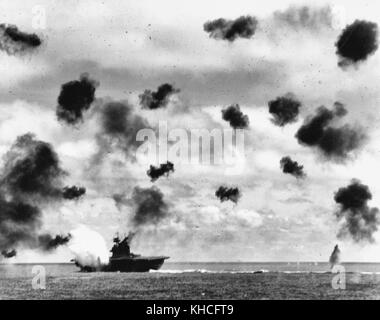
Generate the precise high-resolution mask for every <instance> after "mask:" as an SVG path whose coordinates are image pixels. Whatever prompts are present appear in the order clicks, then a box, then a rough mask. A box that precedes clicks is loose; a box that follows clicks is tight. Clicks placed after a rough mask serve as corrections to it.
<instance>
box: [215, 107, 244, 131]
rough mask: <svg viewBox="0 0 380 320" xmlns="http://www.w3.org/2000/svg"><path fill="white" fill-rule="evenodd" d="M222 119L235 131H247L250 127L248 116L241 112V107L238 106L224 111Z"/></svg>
mask: <svg viewBox="0 0 380 320" xmlns="http://www.w3.org/2000/svg"><path fill="white" fill-rule="evenodd" d="M222 118H223V120H225V121H227V122H229V123H230V126H231V127H232V128H234V129H246V128H248V127H249V119H248V116H247V115H244V114H243V112H241V111H240V106H239V105H238V104H233V105H231V106H229V107H228V108H226V109H223V110H222Z"/></svg>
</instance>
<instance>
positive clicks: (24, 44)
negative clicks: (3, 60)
mask: <svg viewBox="0 0 380 320" xmlns="http://www.w3.org/2000/svg"><path fill="white" fill-rule="evenodd" d="M41 44H42V40H41V39H40V37H39V36H38V35H36V34H34V33H26V32H22V31H20V30H19V29H18V28H17V26H15V25H10V24H4V23H2V24H0V50H2V51H5V52H6V53H7V54H8V55H15V54H22V53H27V52H30V51H32V50H35V49H36V48H38V47H39V46H40V45H41Z"/></svg>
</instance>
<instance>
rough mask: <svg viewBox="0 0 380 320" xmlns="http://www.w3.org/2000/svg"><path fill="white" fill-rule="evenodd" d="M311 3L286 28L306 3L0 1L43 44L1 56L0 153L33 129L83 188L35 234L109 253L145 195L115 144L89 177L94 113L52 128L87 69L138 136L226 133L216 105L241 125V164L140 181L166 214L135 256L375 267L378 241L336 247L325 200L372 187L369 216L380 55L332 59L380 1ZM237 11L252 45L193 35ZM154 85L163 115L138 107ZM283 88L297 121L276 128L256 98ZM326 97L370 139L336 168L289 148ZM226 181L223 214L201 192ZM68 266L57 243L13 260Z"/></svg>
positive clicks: (376, 186) (0, 8)
mask: <svg viewBox="0 0 380 320" xmlns="http://www.w3.org/2000/svg"><path fill="white" fill-rule="evenodd" d="M309 4H310V5H311V4H312V6H311V7H310V8H311V9H310V10H312V12H314V13H315V14H316V16H317V17H319V18H318V19H317V20H313V21H304V22H299V23H297V22H294V21H293V22H294V23H290V22H289V21H287V20H286V19H283V20H281V19H278V16H279V14H280V13H284V12H285V13H286V12H288V13H289V12H291V11H289V10H290V9H289V8H290V7H293V9H294V8H296V9H297V8H299V7H300V6H303V5H306V6H309V5H308V3H307V2H305V1H304V2H301V1H288V0H286V1H274V0H267V1H256V0H247V1H242V0H235V1H233V2H231V1H224V0H223V1H221V0H218V1H204V0H203V1H195V0H193V1H176V0H173V1H169V0H160V1H153V0H151V1H125V0H123V1H94V0H88V1H85V0H83V1H72V0H68V1H54V3H53V2H52V1H27V2H25V1H15V0H12V1H7V0H3V1H1V3H0V21H1V22H4V23H11V24H15V25H17V26H18V27H19V29H20V30H23V31H26V32H35V33H37V34H38V35H40V36H41V37H42V39H43V44H42V46H41V47H40V48H38V50H35V51H34V52H32V53H30V54H29V53H28V54H25V55H16V56H15V55H8V54H6V53H5V52H2V51H0V74H1V77H0V154H5V152H6V151H7V150H8V149H9V147H10V146H11V145H12V143H13V142H14V141H15V139H16V137H17V136H19V135H22V134H24V133H27V132H32V133H35V134H36V137H37V138H38V139H40V140H43V141H46V142H49V143H51V144H52V146H53V147H54V149H55V150H56V151H57V153H58V155H59V157H60V160H61V163H62V167H63V168H65V170H67V172H69V176H67V177H66V183H67V184H70V185H71V184H76V185H83V186H85V187H86V188H87V194H86V195H85V196H84V197H83V198H82V199H80V200H79V201H74V202H63V203H59V204H52V205H49V206H46V207H44V212H43V214H44V226H43V228H44V229H46V230H54V232H56V233H67V232H69V231H70V230H72V229H73V228H76V227H77V226H78V225H87V226H88V227H90V228H92V229H94V230H96V231H97V232H99V233H101V234H102V236H103V237H104V238H105V239H106V240H107V242H108V243H109V244H111V240H112V236H113V235H114V233H115V232H117V231H119V232H128V231H130V230H131V226H130V225H129V224H128V221H129V217H130V216H131V215H132V214H133V212H132V211H133V208H132V207H131V206H129V205H128V198H130V196H131V193H132V190H133V189H134V188H135V187H136V186H140V187H144V188H145V187H150V186H152V185H153V183H152V182H151V181H150V180H149V177H147V175H146V171H147V169H148V167H149V166H147V164H146V163H143V162H140V161H138V160H137V161H135V160H133V159H131V158H130V157H128V156H126V155H125V154H124V153H123V152H120V150H114V151H113V152H111V153H110V154H107V156H106V158H105V159H103V161H102V162H101V163H99V164H98V165H97V166H96V168H94V167H93V165H92V164H93V159H94V156H95V155H96V154H98V151H99V150H98V149H99V143H98V141H97V134H98V132H99V123H98V119H97V118H96V117H95V116H94V113H95V109H96V107H93V109H91V110H93V111H91V110H90V111H89V112H87V113H86V114H85V116H84V122H83V123H82V124H81V125H79V126H77V127H75V128H73V127H72V126H68V125H65V124H64V123H62V122H58V121H57V119H56V107H57V97H58V95H59V92H60V88H61V85H62V84H63V83H66V82H68V81H71V80H76V79H78V78H79V76H80V74H82V73H84V72H87V73H89V75H90V76H91V78H93V79H96V80H97V81H98V82H99V87H98V88H97V90H96V97H97V98H104V99H113V100H128V101H129V103H130V104H131V105H134V106H135V108H136V112H137V113H138V114H140V115H141V116H142V117H144V118H145V119H146V120H147V121H148V122H149V124H150V125H152V126H154V125H156V124H157V122H158V121H159V120H166V121H168V125H169V126H170V127H171V128H186V129H194V128H204V129H209V130H212V129H214V128H225V129H228V128H229V124H228V123H227V122H226V121H224V120H223V119H222V116H221V110H222V109H223V108H225V107H227V106H229V105H231V104H235V103H238V104H239V105H240V107H241V110H242V112H243V113H244V114H246V115H248V117H249V121H250V126H249V129H248V130H247V132H246V139H245V156H244V157H243V159H241V161H240V165H239V167H240V170H238V171H237V172H235V173H228V172H226V169H228V168H226V167H224V166H212V165H204V164H198V165H192V166H190V165H177V166H176V163H175V172H174V173H172V174H170V176H169V177H168V178H166V177H163V178H160V179H159V180H157V181H156V182H154V185H156V186H157V187H158V188H160V189H161V191H162V192H163V194H164V197H165V200H166V201H167V202H168V204H169V207H170V211H171V218H169V219H167V220H165V221H163V223H162V224H158V225H157V226H156V227H155V228H147V229H146V230H144V231H143V232H141V234H139V235H137V237H136V238H135V240H134V243H133V248H132V249H133V251H134V252H137V253H143V254H156V255H157V254H160V255H161V254H162V255H168V256H170V257H172V260H173V261H175V260H182V261H183V260H184V261H236V260H244V261H277V260H279V261H302V260H307V261H327V260H328V257H329V254H330V253H331V251H332V249H333V247H334V245H335V244H336V243H339V244H340V247H341V250H342V258H343V259H344V260H346V261H357V260H358V261H380V244H379V241H380V234H375V238H378V239H379V240H378V241H377V242H376V243H373V244H369V243H359V244H357V243H354V242H353V241H352V240H350V239H349V238H347V239H337V233H338V230H339V227H340V226H339V223H338V221H337V219H336V217H335V215H334V212H335V211H336V210H337V204H336V203H335V201H334V193H335V192H336V191H337V190H338V189H339V188H340V187H344V186H347V185H348V184H349V183H350V181H351V179H353V178H356V179H359V180H360V181H361V182H362V183H364V184H365V185H368V187H369V189H370V190H371V193H372V195H373V199H372V200H371V201H370V202H369V205H370V206H371V207H379V206H380V183H379V181H380V170H379V163H380V148H379V142H380V128H379V126H378V123H379V117H380V113H379V111H380V110H379V108H380V104H379V102H380V82H379V76H380V55H379V54H378V53H377V54H374V55H372V56H370V57H369V58H368V59H367V60H366V61H364V62H362V63H360V64H359V65H357V66H354V67H351V68H347V69H342V68H340V67H338V65H337V63H338V57H337V55H336V53H335V51H336V48H335V42H336V41H337V38H338V36H339V35H340V33H341V32H342V30H343V28H344V27H345V26H346V24H350V23H352V22H353V21H354V20H356V19H365V20H369V21H372V22H376V23H380V15H379V14H378V12H379V9H380V7H379V5H378V4H377V2H376V1H360V2H358V1H347V0H344V1H343V0H337V1H309ZM36 5H38V6H40V7H39V8H43V9H45V10H46V28H44V29H33V18H34V15H33V12H34V11H33V10H34V9H33V8H35V6H36ZM296 9H295V10H296ZM326 12H331V16H328V17H326V16H325V15H324V13H326ZM275 13H277V14H275ZM241 15H252V16H254V17H256V18H257V20H258V21H259V26H258V28H257V30H256V32H255V34H254V35H253V37H252V38H250V39H245V38H242V39H237V40H235V41H233V42H229V41H223V40H217V39H213V38H210V37H209V35H208V34H207V33H206V32H205V31H204V30H203V24H204V23H205V22H206V21H209V20H214V19H217V18H226V19H235V18H238V17H239V16H241ZM280 16H281V15H280ZM276 17H277V18H276ZM163 83H171V84H173V85H174V86H175V87H176V88H178V89H180V92H179V93H178V94H175V96H174V97H172V99H171V100H170V102H169V105H168V106H167V107H166V108H163V109H160V110H141V108H140V107H139V103H138V102H139V99H138V96H139V94H141V93H142V92H143V91H144V90H145V89H150V90H155V89H156V88H157V87H158V86H159V85H161V84H163ZM288 92H291V93H293V94H294V95H295V96H296V97H297V98H298V99H299V100H300V101H301V102H302V107H301V111H300V116H299V119H298V121H297V122H295V123H292V124H290V125H287V126H285V127H283V128H282V127H278V126H275V125H274V124H273V122H272V121H271V115H270V114H269V112H268V101H269V100H273V99H275V98H276V97H278V96H281V95H284V94H286V93H288ZM335 101H339V102H341V103H343V104H344V105H345V107H346V109H347V111H348V115H347V116H346V117H345V121H346V122H348V123H350V124H351V125H360V126H361V127H363V128H365V130H366V134H367V135H368V139H367V141H366V143H365V145H363V146H362V148H360V150H357V152H355V153H354V154H353V155H352V156H351V157H350V159H348V160H346V161H344V162H337V161H331V160H328V159H325V158H324V157H323V156H321V154H320V153H319V152H318V150H316V149H315V148H310V147H307V146H303V145H300V144H299V143H298V142H297V139H296V138H295V134H296V132H297V130H298V129H299V127H300V126H301V125H302V123H303V122H304V120H305V118H306V117H307V116H308V115H310V114H313V113H314V112H315V110H316V109H317V108H318V107H319V106H321V105H325V106H326V107H328V108H330V107H331V106H332V105H333V103H334V102H335ZM95 105H96V103H95ZM284 156H291V157H292V159H295V160H297V162H299V163H300V164H302V165H303V166H304V169H305V171H306V173H307V177H306V178H305V179H295V178H294V177H293V176H291V175H286V174H283V173H282V171H281V169H280V159H281V158H282V157H284ZM169 160H170V159H169ZM224 184H226V185H231V186H238V187H239V188H240V190H241V193H242V196H241V198H240V200H239V201H238V203H237V204H234V203H233V202H231V201H227V202H220V201H219V200H218V199H217V197H215V191H216V189H217V188H218V187H219V186H220V185H224ZM115 194H118V195H123V196H124V197H125V198H126V199H127V200H126V205H123V206H122V207H120V206H118V205H117V203H116V202H115V200H114V195H115ZM70 258H71V254H70V252H69V250H68V249H67V248H65V247H62V248H60V249H58V251H57V252H55V253H53V254H51V255H42V254H38V253H36V252H32V251H28V250H26V251H24V252H20V255H19V257H18V258H17V259H19V261H35V260H49V261H68V260H69V259H70Z"/></svg>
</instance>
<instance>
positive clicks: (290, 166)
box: [280, 157, 306, 179]
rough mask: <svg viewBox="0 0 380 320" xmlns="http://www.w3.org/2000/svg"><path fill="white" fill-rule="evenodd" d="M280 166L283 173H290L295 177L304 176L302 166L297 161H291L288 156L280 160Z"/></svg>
mask: <svg viewBox="0 0 380 320" xmlns="http://www.w3.org/2000/svg"><path fill="white" fill-rule="evenodd" d="M280 166H281V169H282V172H283V173H286V174H291V175H292V176H294V177H296V178H297V179H299V178H304V177H305V176H306V174H305V172H304V171H303V166H301V165H299V164H298V162H297V161H293V160H292V159H291V158H290V157H283V158H282V159H281V161H280Z"/></svg>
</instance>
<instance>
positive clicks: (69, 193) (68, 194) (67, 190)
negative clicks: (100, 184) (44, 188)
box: [62, 186, 86, 200]
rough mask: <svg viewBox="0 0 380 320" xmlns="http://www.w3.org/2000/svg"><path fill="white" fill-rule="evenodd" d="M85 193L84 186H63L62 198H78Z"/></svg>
mask: <svg viewBox="0 0 380 320" xmlns="http://www.w3.org/2000/svg"><path fill="white" fill-rule="evenodd" d="M85 193H86V188H83V187H77V186H72V187H64V188H63V192H62V196H63V198H64V199H68V200H72V199H78V198H80V197H81V196H83V195H84V194H85Z"/></svg>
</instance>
